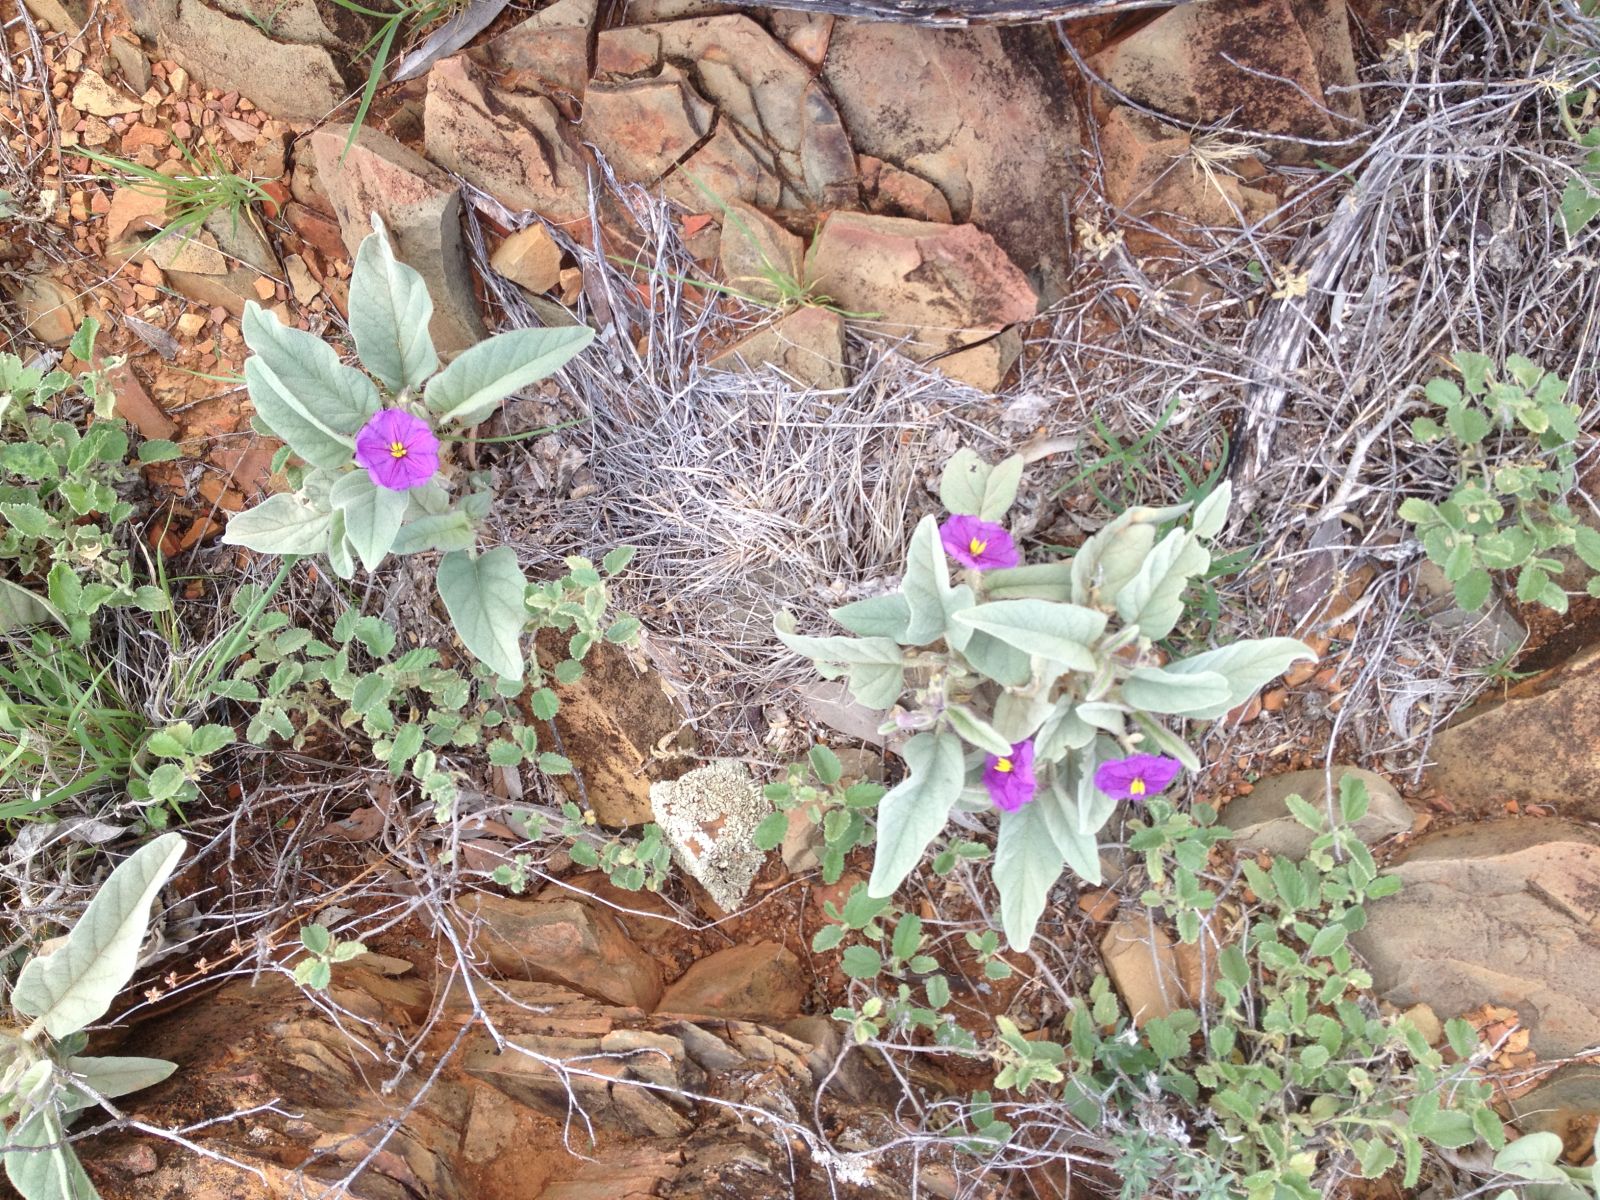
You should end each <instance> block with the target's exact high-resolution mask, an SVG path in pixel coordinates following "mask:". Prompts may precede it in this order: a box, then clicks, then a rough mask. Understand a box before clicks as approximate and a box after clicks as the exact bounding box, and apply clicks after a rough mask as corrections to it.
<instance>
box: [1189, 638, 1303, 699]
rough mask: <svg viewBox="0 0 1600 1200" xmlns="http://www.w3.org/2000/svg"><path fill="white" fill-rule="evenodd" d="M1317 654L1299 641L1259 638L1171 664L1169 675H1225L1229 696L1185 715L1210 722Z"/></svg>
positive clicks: (1294, 639) (1293, 639) (1295, 639)
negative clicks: (1296, 664)
mask: <svg viewBox="0 0 1600 1200" xmlns="http://www.w3.org/2000/svg"><path fill="white" fill-rule="evenodd" d="M1316 657H1317V656H1316V653H1315V652H1314V651H1313V650H1312V649H1311V647H1310V646H1308V645H1306V644H1305V643H1304V642H1302V641H1300V640H1299V639H1298V638H1286V637H1278V638H1255V639H1252V640H1250V641H1246V642H1235V643H1233V645H1231V646H1223V647H1222V648H1221V649H1219V650H1207V651H1206V652H1205V653H1203V654H1196V655H1194V656H1193V657H1190V658H1185V659H1180V660H1179V661H1177V662H1174V663H1168V664H1167V666H1166V668H1165V672H1166V674H1167V675H1211V674H1216V675H1221V676H1222V677H1223V678H1224V679H1226V680H1227V681H1228V694H1227V696H1226V697H1225V698H1224V699H1222V700H1219V701H1218V702H1217V703H1215V704H1210V705H1205V706H1202V707H1200V708H1197V709H1193V710H1189V711H1186V712H1185V713H1184V715H1185V716H1188V717H1196V718H1199V719H1202V720H1209V719H1211V718H1213V717H1220V716H1222V715H1223V714H1225V713H1227V712H1228V711H1229V710H1231V709H1233V708H1236V707H1238V706H1239V705H1241V704H1243V703H1244V702H1245V701H1246V700H1248V699H1249V698H1250V697H1251V696H1253V695H1255V694H1256V692H1257V691H1259V690H1260V688H1261V687H1262V685H1263V684H1265V683H1267V682H1269V681H1270V680H1273V679H1276V678H1277V677H1278V676H1279V675H1282V674H1283V673H1284V672H1285V671H1287V670H1288V669H1289V668H1290V667H1292V666H1293V665H1294V664H1295V663H1297V662H1310V661H1315V659H1316Z"/></svg>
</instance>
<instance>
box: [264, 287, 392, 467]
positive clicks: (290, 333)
mask: <svg viewBox="0 0 1600 1200" xmlns="http://www.w3.org/2000/svg"><path fill="white" fill-rule="evenodd" d="M241 327H242V329H243V331H244V337H245V343H246V344H247V345H248V346H249V347H250V349H251V350H252V351H253V352H254V353H253V354H252V355H251V356H250V357H249V358H247V359H245V364H244V378H245V384H246V386H247V387H248V389H249V392H250V402H251V403H252V404H254V405H255V409H256V415H257V416H259V417H260V418H261V419H262V420H263V421H265V422H266V423H267V425H268V426H270V427H271V429H272V431H273V432H274V433H276V434H277V435H278V436H279V437H281V438H282V439H283V440H284V441H285V442H287V443H288V444H289V446H290V448H291V449H292V450H293V451H294V452H295V453H296V454H298V455H299V456H300V457H301V458H303V459H305V460H306V461H307V462H308V463H311V464H312V465H314V466H318V467H341V466H343V465H344V464H345V463H347V462H349V461H350V460H351V459H352V458H353V457H354V456H355V445H356V442H355V439H356V434H357V433H359V432H360V431H361V427H362V426H363V425H365V424H366V423H367V420H368V419H369V418H370V417H371V416H372V414H373V413H375V412H377V411H378V390H377V389H376V388H375V387H373V386H372V381H371V380H370V379H368V378H367V377H366V376H365V375H363V374H362V373H361V372H360V371H357V370H355V369H353V368H351V367H347V366H345V365H344V364H343V363H341V362H340V361H339V356H338V355H337V354H335V353H334V350H333V347H332V346H330V345H328V343H327V342H325V341H323V340H322V339H321V338H319V337H315V336H313V335H312V334H309V333H306V332H305V331H304V330H300V329H291V328H290V327H289V326H287V325H285V324H283V323H282V322H281V321H279V320H278V318H277V317H275V316H273V315H271V314H270V313H267V312H266V311H265V310H263V309H262V308H261V306H260V305H258V304H256V303H255V302H254V301H252V302H251V303H250V304H248V305H247V306H246V307H245V312H244V320H243V321H242V322H241Z"/></svg>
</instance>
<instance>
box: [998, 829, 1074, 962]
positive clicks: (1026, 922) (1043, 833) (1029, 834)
mask: <svg viewBox="0 0 1600 1200" xmlns="http://www.w3.org/2000/svg"><path fill="white" fill-rule="evenodd" d="M1040 799H1042V798H1041V797H1035V798H1034V800H1033V802H1032V803H1029V804H1025V805H1023V806H1022V807H1021V808H1019V809H1018V810H1017V811H1016V812H1003V813H1001V814H1000V835H999V837H998V838H997V839H996V840H995V845H994V885H995V888H996V889H997V890H998V891H999V892H1000V927H1001V928H1002V929H1003V930H1005V935H1006V941H1007V942H1008V943H1009V944H1010V946H1011V948H1012V949H1013V950H1018V951H1024V950H1027V948H1028V945H1029V943H1031V942H1032V941H1033V933H1034V930H1035V929H1037V928H1038V926H1039V917H1040V915H1041V914H1042V913H1043V912H1044V906H1045V904H1046V902H1047V901H1048V900H1049V899H1050V889H1051V888H1052V887H1054V886H1055V883H1056V880H1058V879H1060V878H1061V863H1062V854H1061V850H1060V848H1059V847H1057V845H1056V843H1055V838H1054V837H1052V836H1051V833H1050V829H1049V827H1048V826H1047V824H1046V821H1047V817H1046V814H1045V812H1044V810H1043V808H1042V807H1041V806H1040V803H1039V802H1040Z"/></svg>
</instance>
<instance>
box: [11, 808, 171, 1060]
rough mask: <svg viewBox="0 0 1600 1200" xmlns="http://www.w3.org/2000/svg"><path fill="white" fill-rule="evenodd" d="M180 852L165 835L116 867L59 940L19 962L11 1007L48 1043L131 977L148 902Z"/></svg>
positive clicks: (86, 1020) (93, 1016) (106, 1002)
mask: <svg viewBox="0 0 1600 1200" xmlns="http://www.w3.org/2000/svg"><path fill="white" fill-rule="evenodd" d="M183 851H184V841H183V838H182V837H181V836H180V835H179V834H176V833H168V834H163V835H162V836H161V837H158V838H156V839H155V840H154V841H151V842H146V843H145V844H144V845H143V846H141V847H140V848H139V849H138V850H135V851H134V852H133V853H132V854H131V855H129V856H128V857H127V858H125V859H124V860H123V861H122V862H120V863H118V864H117V868H116V870H114V871H112V872H111V875H110V877H109V878H108V879H107V880H106V881H105V883H104V884H103V885H102V886H101V888H100V890H99V891H97V892H96V893H95V895H94V899H92V900H90V901H89V906H88V907H87V908H86V909H84V910H83V915H82V916H81V917H79V918H78V922H77V924H76V925H74V926H73V927H72V932H71V933H69V934H68V935H67V937H66V940H65V941H63V942H62V944H61V945H59V946H58V947H56V949H54V950H53V951H51V952H50V953H49V954H41V955H38V956H37V957H34V958H30V959H29V960H28V961H27V963H26V964H24V966H23V968H22V971H21V973H20V974H18V976H17V982H16V986H15V987H14V988H13V989H12V992H11V1003H12V1006H13V1007H14V1008H16V1010H17V1011H18V1012H20V1013H22V1014H23V1015H24V1016H29V1017H33V1018H34V1019H35V1021H36V1023H37V1024H39V1025H40V1026H42V1027H43V1029H44V1030H45V1032H47V1033H48V1034H49V1035H50V1036H51V1037H54V1038H63V1037H66V1036H67V1035H68V1034H70V1033H76V1032H77V1031H78V1030H80V1029H82V1028H84V1026H86V1025H88V1024H90V1023H91V1022H93V1021H96V1020H98V1019H99V1018H100V1017H102V1016H104V1015H105V1011H106V1009H108V1008H110V1007H111V1002H112V1001H113V1000H115V999H116V996H117V993H118V992H119V991H120V990H121V989H122V985H123V984H125V983H127V982H128V977H129V976H131V975H132V974H133V968H134V964H135V962H136V960H137V958H138V954H139V943H140V942H141V941H143V940H144V934H145V926H146V924H147V922H148V920H149V917H150V903H151V901H152V900H154V899H155V896H156V893H157V892H159V891H160V890H161V885H162V884H164V883H165V882H166V881H167V877H168V876H169V875H171V874H172V872H173V869H174V868H175V867H176V866H177V865H178V859H180V858H181V857H183Z"/></svg>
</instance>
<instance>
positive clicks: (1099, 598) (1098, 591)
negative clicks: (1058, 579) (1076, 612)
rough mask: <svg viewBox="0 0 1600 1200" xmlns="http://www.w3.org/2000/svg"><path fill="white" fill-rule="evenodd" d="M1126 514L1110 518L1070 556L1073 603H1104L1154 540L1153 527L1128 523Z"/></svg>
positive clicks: (1134, 571)
mask: <svg viewBox="0 0 1600 1200" xmlns="http://www.w3.org/2000/svg"><path fill="white" fill-rule="evenodd" d="M1127 516H1128V514H1127V513H1124V514H1123V515H1122V516H1121V517H1118V518H1117V519H1116V520H1114V521H1112V522H1111V523H1110V524H1108V525H1107V526H1106V527H1105V528H1103V529H1101V530H1100V531H1099V532H1098V533H1096V534H1095V535H1094V536H1093V537H1091V538H1090V539H1089V540H1088V541H1086V542H1084V544H1083V545H1082V546H1081V547H1080V548H1079V549H1078V552H1077V553H1076V554H1074V555H1073V556H1072V562H1071V563H1070V564H1069V565H1070V566H1071V568H1072V601H1073V603H1074V604H1097V605H1099V604H1104V603H1106V602H1107V601H1108V600H1109V599H1110V598H1111V597H1113V596H1115V595H1116V594H1117V592H1118V591H1120V590H1121V589H1122V587H1123V586H1124V585H1125V584H1126V583H1127V582H1128V580H1130V579H1132V578H1133V577H1134V576H1135V575H1136V574H1138V572H1139V567H1140V565H1141V564H1142V563H1143V562H1144V560H1145V556H1146V555H1147V554H1149V553H1150V549H1151V547H1152V546H1154V545H1155V544H1156V527H1155V526H1154V525H1150V524H1144V523H1137V524H1135V523H1130V522H1129V521H1127V520H1126V518H1127Z"/></svg>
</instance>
